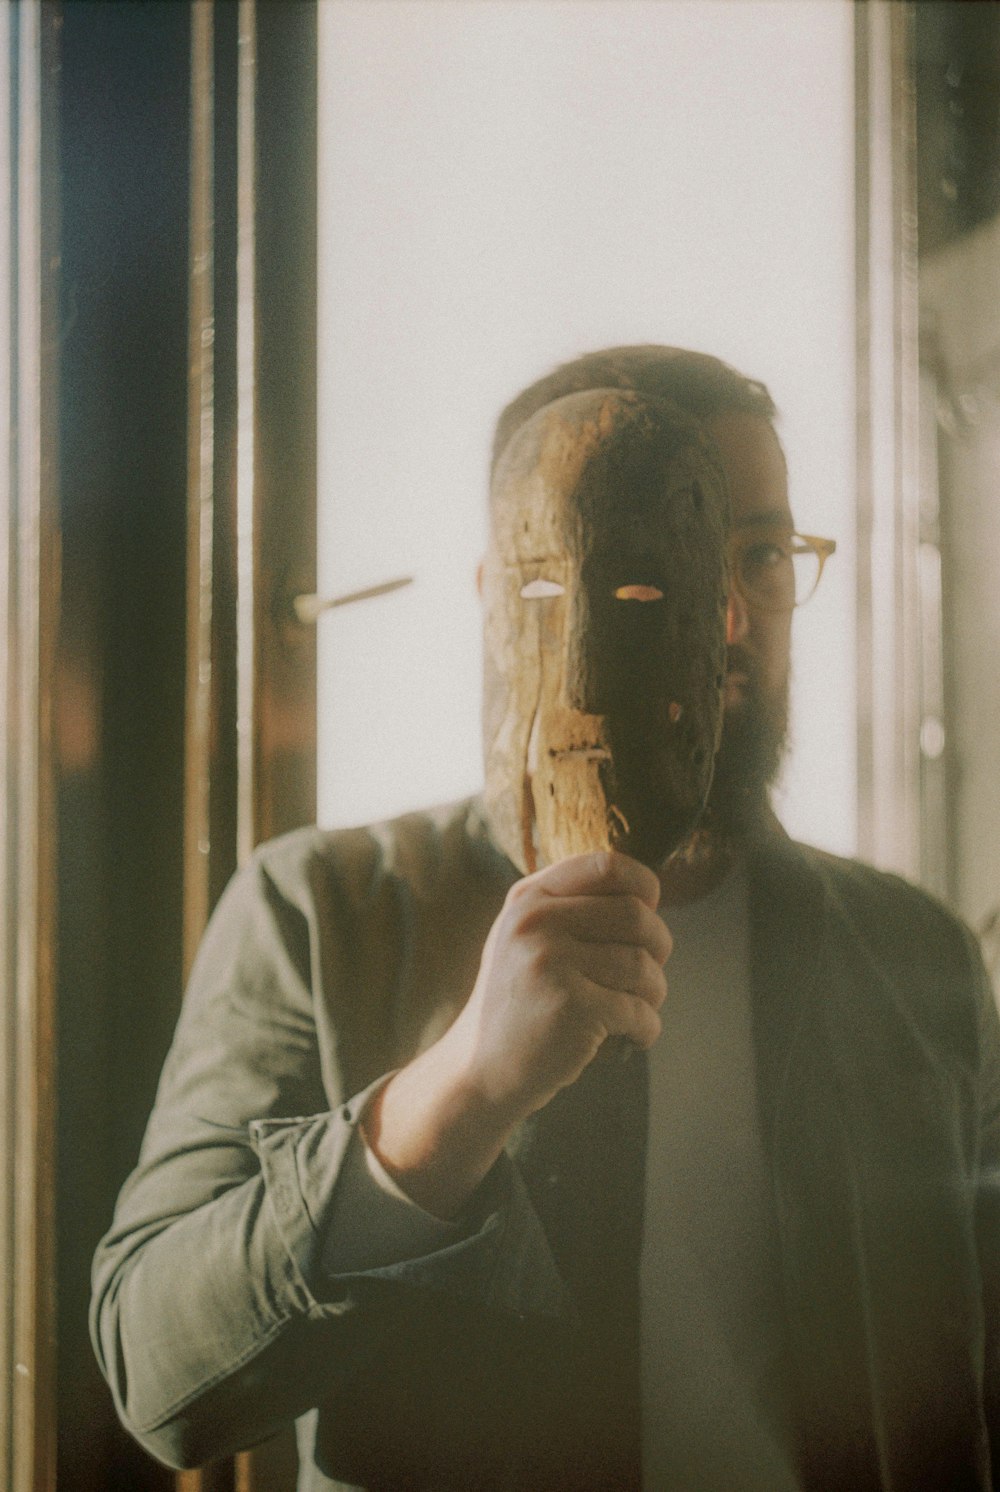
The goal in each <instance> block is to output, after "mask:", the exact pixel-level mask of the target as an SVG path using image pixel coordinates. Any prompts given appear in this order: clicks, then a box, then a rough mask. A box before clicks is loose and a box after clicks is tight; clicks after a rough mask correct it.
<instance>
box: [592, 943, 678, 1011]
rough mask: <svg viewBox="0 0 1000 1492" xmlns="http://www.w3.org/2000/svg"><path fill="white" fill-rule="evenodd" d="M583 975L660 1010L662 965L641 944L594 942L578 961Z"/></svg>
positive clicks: (663, 986)
mask: <svg viewBox="0 0 1000 1492" xmlns="http://www.w3.org/2000/svg"><path fill="white" fill-rule="evenodd" d="M579 968H580V972H581V974H582V975H583V977H584V979H586V980H587V981H589V983H591V984H595V985H598V986H600V988H601V989H603V990H611V991H614V992H616V993H619V994H627V995H632V996H635V997H638V999H640V1000H643V1001H644V1002H645V1003H646V1004H647V1005H649V1006H650V1007H651V1008H652V1009H653V1010H659V1008H660V1006H661V1005H662V1004H663V1002H664V1000H665V999H666V997H667V981H666V976H665V975H664V973H663V969H662V967H661V965H660V964H658V963H657V962H656V961H655V959H653V958H651V957H650V955H649V954H648V953H647V952H646V950H645V949H644V948H636V947H634V946H633V945H631V944H628V943H595V944H594V945H593V946H592V947H588V948H587V949H586V956H585V959H584V960H583V961H582V962H581V963H580V965H579Z"/></svg>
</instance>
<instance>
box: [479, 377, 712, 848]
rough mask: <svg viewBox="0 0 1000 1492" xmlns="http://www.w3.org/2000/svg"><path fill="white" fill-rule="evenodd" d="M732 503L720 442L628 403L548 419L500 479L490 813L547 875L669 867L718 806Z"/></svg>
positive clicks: (574, 405)
mask: <svg viewBox="0 0 1000 1492" xmlns="http://www.w3.org/2000/svg"><path fill="white" fill-rule="evenodd" d="M728 507H729V503H728V494H727V490H726V481H725V476H724V473H723V471H722V467H721V464H720V461H719V457H718V455H717V452H716V449H715V445H714V442H713V441H712V440H711V438H710V437H709V435H708V434H707V432H706V431H705V430H704V429H703V427H702V426H701V425H700V424H698V423H697V421H695V420H693V419H692V418H691V417H690V416H688V415H685V414H684V413H682V411H681V410H679V409H677V408H676V407H675V406H674V405H672V404H669V403H668V402H666V401H665V400H659V399H655V398H651V397H647V396H645V395H640V394H637V393H634V392H632V391H630V390H613V389H597V390H587V391H585V392H583V393H577V394H569V395H567V396H566V397H564V398H561V399H557V400H555V401H553V403H551V404H548V405H546V406H545V407H544V408H543V409H540V410H538V411H537V413H536V414H535V415H533V416H532V418H531V419H530V420H528V421H526V423H525V424H524V425H522V426H521V428H520V429H519V430H518V431H517V432H516V433H515V434H514V435H513V436H512V438H511V440H510V441H509V443H508V445H507V447H506V449H505V450H504V452H503V454H502V456H501V459H500V461H499V463H498V465H497V469H496V473H495V476H494V481H493V486H492V491H491V499H490V511H491V538H490V545H489V550H488V553H487V558H486V564H485V569H484V577H483V584H484V602H485V633H486V647H485V692H484V748H485V757H486V805H487V810H488V812H489V815H490V820H491V824H492V826H493V830H494V833H495V835H496V837H497V839H498V841H499V843H500V845H501V846H502V848H503V849H504V851H505V852H506V854H507V855H509V857H510V858H511V860H513V862H514V863H515V865H517V866H518V868H519V869H520V870H522V871H524V872H528V871H532V870H534V869H535V868H536V866H537V865H538V864H539V863H540V862H541V861H542V860H544V861H546V862H553V861H555V860H559V859H562V858H563V857H564V856H567V855H574V854H581V853H584V852H585V851H588V850H594V849H602V848H603V849H606V848H614V849H618V850H621V851H623V852H625V853H627V854H630V855H634V856H635V857H636V858H637V859H639V860H642V861H644V862H645V863H646V864H647V865H650V866H652V867H656V866H658V865H660V864H661V863H662V862H663V860H664V859H665V858H666V857H667V856H668V855H670V854H672V853H673V852H674V851H676V850H677V849H678V848H679V847H680V846H681V845H683V844H684V843H685V842H686V841H687V839H688V837H689V836H690V834H691V832H692V830H693V829H694V827H695V825H696V824H697V822H698V818H699V816H700V814H701V812H702V809H703V807H704V804H705V799H706V797H707V795H708V789H709V785H710V783H711V777H712V764H713V761H714V757H715V753H716V750H717V748H718V743H719V735H720V731H721V723H722V681H723V676H724V673H725V622H726V601H727V566H726V538H727V523H728Z"/></svg>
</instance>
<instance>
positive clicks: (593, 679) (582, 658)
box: [563, 585, 604, 715]
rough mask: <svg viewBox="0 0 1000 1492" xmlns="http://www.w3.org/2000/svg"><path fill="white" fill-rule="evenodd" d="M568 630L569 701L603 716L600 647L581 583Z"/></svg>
mask: <svg viewBox="0 0 1000 1492" xmlns="http://www.w3.org/2000/svg"><path fill="white" fill-rule="evenodd" d="M567 633H568V635H567V637H566V639H565V643H564V648H563V658H564V668H565V673H564V681H563V683H564V693H565V698H566V704H567V705H568V707H569V708H570V709H571V710H579V711H580V712H581V714H584V715H602V714H603V713H604V703H603V701H602V694H603V693H604V690H603V688H602V682H601V674H602V669H601V664H600V658H599V656H598V654H599V651H600V650H599V649H598V648H597V647H596V646H595V644H596V638H595V636H594V627H593V619H592V617H591V615H590V606H589V604H588V601H587V595H586V591H585V589H584V587H583V586H582V585H577V586H575V587H574V593H573V596H572V604H571V605H570V606H569V607H568V608H567Z"/></svg>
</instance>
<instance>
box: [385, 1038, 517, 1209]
mask: <svg viewBox="0 0 1000 1492" xmlns="http://www.w3.org/2000/svg"><path fill="white" fill-rule="evenodd" d="M453 1031H454V1028H452V1030H450V1031H449V1032H447V1033H446V1034H445V1036H444V1037H442V1038H441V1040H440V1041H439V1042H437V1043H436V1044H435V1046H433V1047H431V1048H429V1049H428V1050H427V1051H426V1052H423V1053H422V1054H421V1055H420V1056H419V1057H417V1058H415V1059H414V1061H413V1062H411V1063H410V1064H409V1065H408V1066H407V1067H404V1068H402V1069H401V1070H400V1071H399V1072H397V1073H396V1074H395V1075H394V1076H393V1077H392V1078H391V1079H390V1080H389V1082H388V1083H386V1084H385V1086H384V1087H383V1088H381V1089H380V1090H379V1092H378V1093H377V1094H376V1095H375V1098H374V1099H373V1101H372V1103H371V1105H370V1106H369V1108H368V1110H367V1111H366V1113H365V1115H364V1116H363V1119H362V1121H361V1131H362V1134H363V1135H364V1138H365V1141H366V1143H367V1144H368V1146H369V1148H370V1149H371V1150H372V1151H373V1153H374V1154H375V1156H376V1158H377V1159H378V1161H379V1162H380V1164H381V1165H382V1166H383V1167H384V1169H385V1170H386V1172H387V1173H388V1174H389V1176H391V1177H392V1179H393V1180H394V1181H395V1182H396V1184H397V1185H398V1186H399V1187H400V1188H401V1189H402V1190H403V1191H404V1192H405V1193H406V1195H407V1196H408V1197H410V1198H411V1199H412V1200H413V1201H414V1202H416V1203H417V1204H418V1205H419V1206H421V1207H423V1208H424V1209H425V1210H426V1211H428V1212H431V1213H433V1214H435V1215H436V1216H438V1217H441V1218H446V1219H450V1218H453V1217H455V1216H456V1214H457V1213H458V1212H460V1211H461V1210H462V1208H463V1207H464V1206H465V1204H466V1202H467V1201H468V1200H469V1198H470V1197H471V1196H472V1193H473V1192H474V1191H475V1190H476V1188H477V1187H478V1186H479V1184H480V1182H482V1181H483V1179H484V1178H485V1177H486V1175H487V1173H488V1172H489V1171H490V1170H491V1168H492V1167H493V1165H494V1164H495V1162H496V1161H497V1159H498V1158H499V1156H500V1154H501V1152H502V1151H503V1148H504V1145H505V1144H506V1142H507V1140H508V1138H509V1136H510V1134H511V1132H512V1131H513V1130H514V1128H515V1127H516V1125H517V1123H518V1122H519V1120H520V1118H521V1117H523V1116H522V1115H520V1114H519V1113H516V1112H514V1111H513V1110H512V1109H511V1108H509V1107H507V1106H505V1105H503V1104H501V1103H499V1102H497V1101H496V1100H495V1099H493V1098H491V1096H490V1094H489V1092H488V1089H487V1088H485V1087H484V1085H483V1084H482V1083H481V1082H480V1081H479V1080H478V1079H477V1078H476V1076H475V1074H474V1073H473V1072H472V1071H471V1070H470V1069H469V1066H468V1064H467V1063H466V1061H465V1060H464V1054H463V1052H462V1045H461V1041H460V1040H459V1039H457V1034H456V1035H453V1034H452V1032H453Z"/></svg>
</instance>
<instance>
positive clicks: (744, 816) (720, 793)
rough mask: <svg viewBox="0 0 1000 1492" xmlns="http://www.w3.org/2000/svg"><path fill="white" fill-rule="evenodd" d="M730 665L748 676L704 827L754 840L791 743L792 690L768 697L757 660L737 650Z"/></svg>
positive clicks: (727, 725)
mask: <svg viewBox="0 0 1000 1492" xmlns="http://www.w3.org/2000/svg"><path fill="white" fill-rule="evenodd" d="M729 659H730V664H731V666H732V667H734V668H735V669H738V670H739V671H740V672H743V673H745V674H746V676H747V684H746V688H745V690H744V693H743V697H742V699H741V700H740V701H739V703H738V705H736V706H735V707H734V708H731V709H729V710H727V711H726V714H725V716H724V717H723V722H722V740H721V742H720V744H719V750H718V753H717V755H716V758H715V772H714V775H713V777H712V786H711V789H710V791H709V795H708V804H707V807H706V810H705V818H704V823H705V825H706V827H710V828H711V829H713V830H715V831H717V832H719V833H720V834H721V835H722V836H723V837H724V838H727V839H746V838H750V837H752V836H753V835H754V834H755V833H756V832H757V831H758V830H759V829H760V828H761V826H762V825H763V824H764V823H765V821H766V819H767V817H768V815H769V811H770V804H769V798H768V791H769V789H770V787H771V786H772V784H773V783H774V780H775V778H776V777H777V775H778V769H779V767H780V766H781V762H782V758H783V756H784V753H785V746H786V744H787V740H788V685H787V683H786V684H785V685H784V687H783V688H782V689H780V690H779V691H778V693H777V694H776V695H775V696H774V697H772V698H767V697H766V696H765V695H764V694H763V693H762V691H761V688H760V684H759V681H758V678H757V674H756V671H755V669H754V664H753V660H752V659H751V658H748V657H747V655H746V654H745V653H743V652H742V650H741V649H740V648H739V647H738V646H737V647H731V648H730V650H729Z"/></svg>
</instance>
